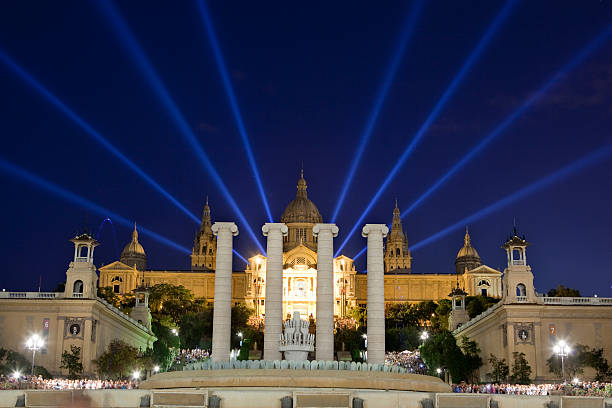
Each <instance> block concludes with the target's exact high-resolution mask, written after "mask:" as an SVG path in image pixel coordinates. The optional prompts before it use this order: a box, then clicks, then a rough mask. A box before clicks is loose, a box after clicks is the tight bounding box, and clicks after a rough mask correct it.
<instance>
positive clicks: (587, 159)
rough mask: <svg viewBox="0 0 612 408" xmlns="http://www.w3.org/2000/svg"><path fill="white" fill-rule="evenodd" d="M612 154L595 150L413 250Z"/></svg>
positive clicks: (611, 147) (604, 149) (610, 150)
mask: <svg viewBox="0 0 612 408" xmlns="http://www.w3.org/2000/svg"><path fill="white" fill-rule="evenodd" d="M611 154H612V145H607V146H604V147H602V148H600V149H598V150H595V151H594V152H591V153H589V154H587V155H586V156H583V157H582V158H580V159H578V160H576V161H574V162H572V163H570V164H568V165H567V166H565V167H562V168H561V169H559V170H557V171H555V172H554V173H551V174H549V175H548V176H546V177H543V178H541V179H539V180H538V181H535V182H533V183H531V184H529V185H528V186H526V187H523V188H521V189H520V190H517V191H515V192H514V193H512V194H510V195H509V196H507V197H505V198H502V199H501V200H499V201H496V202H494V203H493V204H490V205H489V206H487V207H485V208H483V209H482V210H479V211H477V212H475V213H473V214H472V215H469V216H467V217H465V218H463V219H461V220H459V221H457V222H456V223H454V224H452V225H449V226H448V227H446V228H444V229H442V230H440V231H439V232H437V233H435V234H433V235H431V236H430V237H429V238H425V239H424V240H422V241H419V242H417V243H416V244H414V245H413V246H412V248H411V250H412V251H414V250H417V249H419V248H422V247H424V246H425V245H428V244H431V243H432V242H434V241H436V240H438V239H440V238H442V237H443V236H445V235H448V234H449V233H450V232H452V231H454V230H457V229H460V228H464V227H465V225H467V224H470V223H473V222H475V221H477V220H479V219H481V218H483V217H485V216H487V215H489V214H491V213H493V212H495V211H497V210H500V209H502V208H503V207H506V206H508V205H510V204H512V203H513V202H515V201H517V200H519V199H521V198H523V197H525V196H527V195H529V194H533V193H536V192H538V191H539V190H542V189H544V188H546V187H548V186H550V185H551V184H554V183H558V182H560V181H562V180H563V179H565V178H566V177H568V176H571V175H573V174H575V173H577V172H579V171H581V170H584V169H586V168H587V167H589V166H593V165H595V164H597V163H599V162H601V161H603V160H605V159H607V158H608V156H610V155H611Z"/></svg>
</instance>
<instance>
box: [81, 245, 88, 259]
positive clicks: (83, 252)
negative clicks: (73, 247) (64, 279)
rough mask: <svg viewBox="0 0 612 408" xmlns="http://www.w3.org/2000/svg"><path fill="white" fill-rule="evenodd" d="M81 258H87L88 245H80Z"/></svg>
mask: <svg viewBox="0 0 612 408" xmlns="http://www.w3.org/2000/svg"><path fill="white" fill-rule="evenodd" d="M79 258H87V246H85V245H83V246H81V247H79Z"/></svg>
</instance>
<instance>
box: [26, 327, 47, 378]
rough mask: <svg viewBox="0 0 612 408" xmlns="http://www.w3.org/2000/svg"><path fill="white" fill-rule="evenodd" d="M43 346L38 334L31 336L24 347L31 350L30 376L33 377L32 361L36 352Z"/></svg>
mask: <svg viewBox="0 0 612 408" xmlns="http://www.w3.org/2000/svg"><path fill="white" fill-rule="evenodd" d="M43 344H44V341H43V339H42V338H41V337H40V336H39V335H38V334H33V335H32V336H30V338H29V339H28V340H27V341H26V347H27V348H28V349H29V350H32V375H34V359H35V358H36V352H37V351H38V350H40V349H41V348H42V346H43Z"/></svg>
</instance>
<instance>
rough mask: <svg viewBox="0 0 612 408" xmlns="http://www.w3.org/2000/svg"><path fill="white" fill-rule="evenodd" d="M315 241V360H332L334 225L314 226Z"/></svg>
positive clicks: (335, 230) (336, 234)
mask: <svg viewBox="0 0 612 408" xmlns="http://www.w3.org/2000/svg"><path fill="white" fill-rule="evenodd" d="M312 235H313V236H315V237H318V239H317V242H318V244H317V332H316V335H315V341H316V359H317V360H325V361H333V360H334V237H336V236H338V227H337V226H336V224H315V226H314V227H313V229H312Z"/></svg>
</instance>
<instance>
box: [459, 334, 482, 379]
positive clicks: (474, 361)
mask: <svg viewBox="0 0 612 408" xmlns="http://www.w3.org/2000/svg"><path fill="white" fill-rule="evenodd" d="M461 351H462V352H463V355H464V361H465V363H464V364H465V368H466V370H467V376H468V378H469V380H470V381H471V382H477V381H478V379H477V376H476V372H477V370H478V369H479V368H480V367H481V366H482V358H480V355H479V353H480V348H479V347H478V343H476V342H475V341H474V340H470V339H468V338H467V336H462V337H461Z"/></svg>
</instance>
